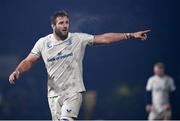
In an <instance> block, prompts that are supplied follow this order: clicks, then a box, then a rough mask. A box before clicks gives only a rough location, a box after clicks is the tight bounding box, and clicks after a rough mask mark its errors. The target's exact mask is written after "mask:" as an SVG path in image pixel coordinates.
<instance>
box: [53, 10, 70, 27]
mask: <svg viewBox="0 0 180 121" xmlns="http://www.w3.org/2000/svg"><path fill="white" fill-rule="evenodd" d="M64 16H66V17H69V16H68V13H67V12H66V11H65V10H62V11H56V12H55V13H54V14H53V15H52V16H51V24H53V25H55V24H56V18H57V17H64Z"/></svg>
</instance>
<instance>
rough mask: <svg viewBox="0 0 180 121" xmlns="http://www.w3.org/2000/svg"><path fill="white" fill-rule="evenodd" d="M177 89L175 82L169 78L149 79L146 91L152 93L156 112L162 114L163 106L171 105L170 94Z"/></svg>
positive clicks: (156, 77) (154, 77)
mask: <svg viewBox="0 0 180 121" xmlns="http://www.w3.org/2000/svg"><path fill="white" fill-rule="evenodd" d="M175 89H176V87H175V85H174V81H173V79H172V78H171V77H169V76H163V77H159V76H156V75H155V76H152V77H150V78H149V80H148V83H147V86H146V90H147V91H152V105H153V108H154V110H155V111H157V112H162V111H163V110H164V109H163V105H164V104H169V93H170V92H171V91H174V90H175Z"/></svg>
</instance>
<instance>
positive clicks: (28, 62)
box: [9, 53, 39, 84]
mask: <svg viewBox="0 0 180 121" xmlns="http://www.w3.org/2000/svg"><path fill="white" fill-rule="evenodd" d="M38 59H39V57H38V56H36V55H34V54H31V53H30V54H29V55H28V56H27V57H26V58H25V59H24V60H22V61H21V63H20V64H19V65H18V66H17V68H16V69H15V71H14V72H13V73H12V74H11V75H10V76H9V82H10V84H15V82H14V81H15V80H17V79H18V78H19V76H20V75H21V74H23V73H24V72H26V71H28V70H29V69H30V68H31V66H32V65H33V63H35V62H36V61H37V60H38Z"/></svg>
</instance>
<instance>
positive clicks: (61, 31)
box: [52, 16, 69, 40]
mask: <svg viewBox="0 0 180 121" xmlns="http://www.w3.org/2000/svg"><path fill="white" fill-rule="evenodd" d="M52 26H53V31H54V32H55V34H56V35H57V36H59V37H60V38H61V39H62V40H64V39H66V38H67V36H68V30H69V19H68V17H67V16H63V17H57V18H56V24H55V25H52Z"/></svg>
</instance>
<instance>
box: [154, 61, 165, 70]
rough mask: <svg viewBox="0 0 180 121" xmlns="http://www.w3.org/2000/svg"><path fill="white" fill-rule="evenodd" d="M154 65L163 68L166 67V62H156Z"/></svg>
mask: <svg viewBox="0 0 180 121" xmlns="http://www.w3.org/2000/svg"><path fill="white" fill-rule="evenodd" d="M154 67H158V68H162V69H164V68H165V66H164V63H162V62H158V63H155V64H154Z"/></svg>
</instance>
